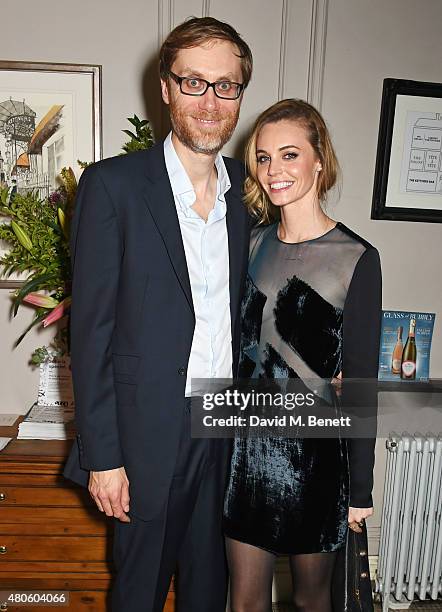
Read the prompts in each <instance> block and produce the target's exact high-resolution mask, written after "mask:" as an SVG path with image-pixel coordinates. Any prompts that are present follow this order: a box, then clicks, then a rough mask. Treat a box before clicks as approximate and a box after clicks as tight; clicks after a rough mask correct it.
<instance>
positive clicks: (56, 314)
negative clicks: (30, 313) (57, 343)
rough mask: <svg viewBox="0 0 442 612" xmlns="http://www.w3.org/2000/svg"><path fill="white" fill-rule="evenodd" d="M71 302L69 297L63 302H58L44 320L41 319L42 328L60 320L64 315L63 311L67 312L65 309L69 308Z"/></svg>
mask: <svg viewBox="0 0 442 612" xmlns="http://www.w3.org/2000/svg"><path fill="white" fill-rule="evenodd" d="M71 302H72V297H71V296H69V297H67V298H64V300H63V301H62V302H60V303H59V304H58V305H57V306H56V307H55V308H54V310H53V311H52V312H51V313H50V314H48V316H47V317H46V318H45V319H43V327H47V326H48V325H51V324H52V323H55V321H58V320H59V319H61V318H62V317H63V315H64V313H65V310H67V308H69V306H70V305H71Z"/></svg>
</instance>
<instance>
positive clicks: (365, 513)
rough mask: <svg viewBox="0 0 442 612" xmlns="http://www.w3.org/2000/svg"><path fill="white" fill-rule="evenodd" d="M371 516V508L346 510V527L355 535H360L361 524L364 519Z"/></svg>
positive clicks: (350, 508)
mask: <svg viewBox="0 0 442 612" xmlns="http://www.w3.org/2000/svg"><path fill="white" fill-rule="evenodd" d="M372 514H373V508H352V507H351V506H350V507H349V509H348V526H349V527H350V529H353V531H356V533H361V531H362V528H361V527H362V523H363V521H365V519H366V518H368V517H369V516H371V515H372Z"/></svg>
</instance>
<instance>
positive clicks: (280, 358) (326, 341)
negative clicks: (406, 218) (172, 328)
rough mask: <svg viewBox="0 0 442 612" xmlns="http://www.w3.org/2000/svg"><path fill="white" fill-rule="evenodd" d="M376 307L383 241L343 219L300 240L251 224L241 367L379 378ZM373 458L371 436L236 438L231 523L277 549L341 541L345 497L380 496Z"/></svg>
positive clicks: (292, 374) (230, 532) (331, 546)
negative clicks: (375, 491) (375, 243)
mask: <svg viewBox="0 0 442 612" xmlns="http://www.w3.org/2000/svg"><path fill="white" fill-rule="evenodd" d="M380 315H381V275H380V264H379V256H378V252H377V250H376V249H375V248H374V247H372V246H371V245H370V244H369V243H367V242H366V241H365V240H363V239H362V238H360V237H359V236H357V235H356V234H354V233H353V232H352V231H351V230H349V229H348V228H347V227H345V226H344V225H343V224H341V223H338V224H337V225H336V227H334V228H333V229H332V230H330V231H329V232H327V233H326V234H324V235H323V236H321V237H319V238H316V239H313V240H308V241H305V242H301V243H296V244H289V243H285V242H282V241H281V240H279V238H278V236H277V224H273V225H269V226H264V227H258V228H255V229H254V230H253V232H252V238H251V245H250V259H249V270H248V277H247V282H246V290H245V295H244V298H243V302H242V310H241V316H242V337H241V355H240V371H239V376H240V377H241V378H249V377H252V378H258V377H259V378H262V377H264V378H286V377H289V378H296V377H299V378H301V379H302V380H304V381H312V380H317V382H318V384H321V380H324V379H325V380H328V381H330V380H331V379H332V377H334V376H337V375H338V374H339V372H342V375H343V377H344V378H376V377H377V364H378V352H379V332H380ZM310 384H311V382H310ZM373 464H374V440H373V439H358V440H356V439H355V440H345V439H325V438H324V439H308V438H304V439H299V438H294V439H288V438H259V439H256V438H238V439H236V440H235V442H234V449H233V455H232V461H231V474H230V479H229V483H228V487H227V493H226V500H225V507H224V531H225V534H226V535H227V536H228V537H230V538H233V539H236V540H239V541H241V542H246V543H248V544H252V545H255V546H258V547H260V548H264V549H267V550H270V551H272V552H275V553H278V554H300V553H314V552H330V551H334V550H337V549H338V548H340V547H341V546H342V545H343V543H344V540H345V536H346V531H347V517H348V507H349V506H354V507H361V508H364V507H370V506H371V505H372V498H371V489H372V484H373V480H372V479H373V476H372V472H373Z"/></svg>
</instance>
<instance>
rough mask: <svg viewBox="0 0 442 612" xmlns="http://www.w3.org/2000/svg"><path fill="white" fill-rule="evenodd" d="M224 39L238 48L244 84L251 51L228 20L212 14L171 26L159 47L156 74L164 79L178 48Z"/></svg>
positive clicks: (248, 71) (247, 78)
mask: <svg viewBox="0 0 442 612" xmlns="http://www.w3.org/2000/svg"><path fill="white" fill-rule="evenodd" d="M215 39H218V40H227V41H229V42H231V43H233V44H234V45H236V47H237V48H238V52H239V53H238V57H239V58H240V59H241V72H242V78H243V83H244V86H245V87H247V85H248V83H249V81H250V78H251V76H252V66H253V59H252V52H251V51H250V48H249V46H248V44H247V43H246V42H245V41H244V40H243V39H242V38H241V36H240V35H239V34H238V32H237V31H236V30H235V29H234V28H232V26H231V25H229V24H228V23H224V22H223V21H218V19H214V18H213V17H191V18H190V19H187V20H186V21H184V22H183V23H181V24H180V25H179V26H177V27H176V28H174V29H173V30H172V32H170V34H169V35H168V37H167V38H166V40H165V41H164V42H163V44H162V46H161V49H160V76H161V78H162V79H163V80H166V79H167V77H168V76H169V72H170V70H171V68H172V64H173V62H174V61H175V58H176V56H177V53H178V51H180V50H181V49H190V48H191V47H197V46H199V45H203V44H204V43H207V42H209V41H210V40H215Z"/></svg>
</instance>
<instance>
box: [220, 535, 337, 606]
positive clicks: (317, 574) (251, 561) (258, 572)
mask: <svg viewBox="0 0 442 612" xmlns="http://www.w3.org/2000/svg"><path fill="white" fill-rule="evenodd" d="M226 546H227V559H228V561H229V568H230V609H231V612H271V610H272V581H273V571H274V566H275V560H276V555H274V554H272V553H270V552H268V551H266V550H263V549H261V548H257V547H256V546H250V545H249V544H244V543H243V542H238V541H237V540H232V539H230V538H227V540H226ZM335 558H336V553H333V552H331V553H313V554H305V555H292V556H291V557H290V569H291V573H292V582H293V601H294V604H295V610H296V612H332V607H331V579H332V574H333V567H334V564H335Z"/></svg>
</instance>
